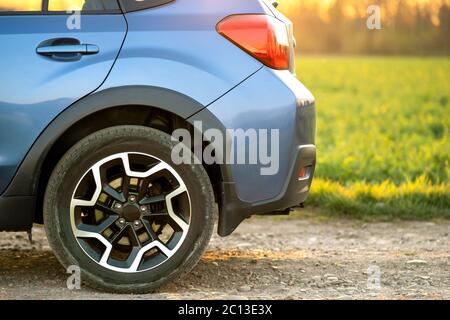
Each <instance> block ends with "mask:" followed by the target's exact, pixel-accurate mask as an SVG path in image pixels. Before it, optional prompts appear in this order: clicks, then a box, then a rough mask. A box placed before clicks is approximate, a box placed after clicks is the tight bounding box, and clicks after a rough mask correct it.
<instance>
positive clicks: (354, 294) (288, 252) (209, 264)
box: [0, 218, 450, 299]
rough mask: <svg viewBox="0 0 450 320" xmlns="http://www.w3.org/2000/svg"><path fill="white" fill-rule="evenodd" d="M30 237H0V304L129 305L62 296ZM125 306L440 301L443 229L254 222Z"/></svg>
mask: <svg viewBox="0 0 450 320" xmlns="http://www.w3.org/2000/svg"><path fill="white" fill-rule="evenodd" d="M34 238H35V243H34V244H33V245H30V244H28V242H27V240H26V234H21V233H0V299H61V298H67V299H108V298H115V299H130V296H126V295H112V294H105V293H100V292H95V291H93V290H91V289H89V288H85V287H83V288H82V289H81V290H73V291H70V290H68V289H66V280H67V275H66V274H65V270H63V269H62V267H61V266H60V265H59V264H58V262H57V261H56V259H55V257H54V256H53V254H52V253H51V251H50V249H49V247H48V244H47V242H46V239H45V235H44V233H43V230H42V229H41V228H36V229H35V230H34ZM369 268H370V269H369ZM378 271H380V273H381V277H380V287H377V280H376V279H377V278H376V274H377V272H378ZM369 277H370V279H372V281H369V287H368V278H369ZM131 298H134V299H167V298H168V299H178V298H186V299H354V298H356V299H386V298H395V299H442V298H445V299H450V222H449V221H438V222H396V223H363V222H359V221H349V220H334V219H333V220H326V221H320V220H318V219H312V218H306V219H299V220H278V219H274V218H256V219H255V218H254V219H251V220H249V221H247V222H246V223H245V224H243V225H242V226H241V227H240V228H239V229H238V230H237V232H236V233H235V234H233V235H232V236H231V237H228V238H225V239H220V238H218V237H215V238H214V239H213V240H212V242H211V245H210V248H209V250H208V252H207V254H206V255H205V256H204V258H203V259H202V261H201V262H200V263H199V265H198V266H197V267H196V268H195V269H194V271H193V272H192V273H191V274H190V275H188V276H187V277H186V278H184V279H182V280H179V281H178V282H177V283H174V284H171V285H169V286H167V287H164V288H162V289H161V290H160V292H158V293H155V294H151V295H139V296H131Z"/></svg>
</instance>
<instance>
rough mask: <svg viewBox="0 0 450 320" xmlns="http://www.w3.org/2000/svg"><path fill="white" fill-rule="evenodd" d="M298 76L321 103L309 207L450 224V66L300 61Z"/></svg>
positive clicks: (432, 61)
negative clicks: (443, 220) (440, 220)
mask: <svg viewBox="0 0 450 320" xmlns="http://www.w3.org/2000/svg"><path fill="white" fill-rule="evenodd" d="M297 74H298V77H299V78H300V80H301V81H302V82H303V83H305V85H306V86H307V87H308V88H309V89H310V90H311V91H312V92H313V93H314V95H315V97H316V100H317V112H318V124H317V130H318V135H317V145H318V166H317V172H316V177H317V179H316V180H315V182H314V184H313V192H312V195H311V197H310V199H309V201H308V203H309V205H312V206H314V207H316V208H318V209H319V210H320V211H323V212H326V213H332V214H345V215H353V216H358V217H377V218H379V217H386V218H392V217H402V218H433V217H448V218H450V191H449V190H450V183H449V180H448V178H449V172H450V170H449V154H450V141H449V128H450V59H448V58H381V57H374V58H372V57H299V59H298V61H297Z"/></svg>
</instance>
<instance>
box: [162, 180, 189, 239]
mask: <svg viewBox="0 0 450 320" xmlns="http://www.w3.org/2000/svg"><path fill="white" fill-rule="evenodd" d="M183 192H186V187H185V186H184V185H183V186H180V187H178V188H177V189H175V190H174V191H172V192H171V193H169V194H168V195H167V197H166V207H167V213H168V215H169V216H170V218H171V219H172V220H173V221H175V223H176V224H177V225H178V226H179V227H180V228H181V230H183V231H186V230H187V229H188V228H189V225H188V224H187V223H186V222H185V221H184V220H183V219H182V218H181V217H180V216H178V215H177V214H176V213H175V211H174V210H173V206H172V199H173V198H175V197H176V196H179V195H180V194H182V193H183Z"/></svg>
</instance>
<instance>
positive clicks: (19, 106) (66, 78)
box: [0, 0, 316, 236]
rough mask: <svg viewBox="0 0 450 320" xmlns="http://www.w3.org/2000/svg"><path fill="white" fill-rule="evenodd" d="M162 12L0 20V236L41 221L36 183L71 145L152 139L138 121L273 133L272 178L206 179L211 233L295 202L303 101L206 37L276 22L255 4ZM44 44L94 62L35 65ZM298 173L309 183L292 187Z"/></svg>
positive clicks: (285, 80) (245, 174) (308, 145)
mask: <svg viewBox="0 0 450 320" xmlns="http://www.w3.org/2000/svg"><path fill="white" fill-rule="evenodd" d="M156 2H158V1H156ZM159 2H161V1H159ZM165 2H167V3H158V6H155V7H152V8H148V9H145V10H137V11H131V12H122V10H116V9H111V10H108V11H104V12H101V13H97V12H90V13H87V14H83V15H82V28H81V29H75V30H69V29H68V28H67V25H66V22H67V18H68V14H67V13H65V12H60V13H58V12H56V13H51V14H50V13H46V12H37V13H33V14H29V13H28V14H27V13H25V14H21V13H15V12H14V13H10V12H6V13H2V12H0V43H2V51H1V59H0V70H1V73H0V194H1V196H0V230H29V229H30V228H31V227H32V224H33V223H34V222H37V223H41V222H42V196H43V192H44V190H45V185H46V181H47V180H48V177H49V175H50V173H51V171H52V168H53V167H54V166H55V164H56V163H57V161H58V159H59V158H60V157H61V156H62V154H64V152H65V151H67V150H68V148H70V146H72V145H73V144H74V143H76V142H77V141H79V140H80V139H81V138H83V137H85V136H87V135H88V134H90V133H92V132H95V131H97V130H100V129H103V128H105V127H108V126H112V125H119V124H140V125H148V126H152V127H156V128H159V127H158V126H159V124H158V122H152V121H150V122H148V121H147V120H148V119H147V117H148V114H149V112H156V113H157V114H158V115H159V114H161V115H164V116H167V115H170V116H173V117H175V119H177V121H174V123H177V124H179V125H180V126H192V125H193V124H194V123H195V122H196V121H202V123H203V124H204V128H203V129H208V128H217V129H219V130H221V131H223V132H226V129H229V128H242V129H244V130H246V129H249V128H254V129H267V128H269V129H279V132H280V133H279V135H280V141H281V144H280V156H279V158H280V160H279V170H278V173H277V174H275V175H270V176H262V175H260V174H259V170H260V169H261V165H259V164H258V165H239V164H222V165H217V167H216V168H215V169H212V170H211V174H210V176H211V181H212V184H213V185H214V188H215V190H216V194H217V201H218V203H219V211H220V221H219V230H218V231H219V234H221V235H223V236H225V235H228V234H230V233H231V232H232V231H233V230H234V229H235V228H236V227H237V225H238V224H239V223H240V222H241V221H242V220H243V219H245V218H247V217H249V216H250V215H252V214H266V213H267V214H270V213H283V212H285V211H286V209H288V208H291V207H293V206H296V205H299V204H301V203H303V202H304V201H305V199H306V197H307V194H308V192H309V188H310V185H311V180H312V176H313V173H314V167H315V159H316V149H315V102H314V98H313V96H312V94H311V93H310V92H309V91H308V90H307V89H306V88H305V87H304V86H303V85H302V84H301V83H300V82H299V81H298V80H297V79H296V77H295V75H294V74H293V70H294V69H293V66H292V67H291V70H274V69H271V68H269V67H267V66H265V65H264V64H263V63H261V62H260V61H258V60H256V59H255V58H253V57H252V56H251V55H249V54H248V53H246V52H245V51H243V50H241V49H240V48H239V47H238V46H236V45H235V44H233V43H232V42H230V41H228V40H227V39H225V38H224V37H223V36H221V35H220V34H219V33H218V32H217V30H216V26H217V23H218V22H219V21H221V20H222V19H224V18H225V17H227V16H229V15H232V14H235V13H239V14H243V13H251V14H266V15H272V16H276V17H277V18H279V19H285V18H284V17H283V16H282V15H281V14H280V13H278V11H276V10H275V9H274V8H272V7H271V6H270V4H269V3H267V2H266V1H263V0H261V1H259V0H246V1H221V2H220V3H219V2H217V1H208V0H178V1H165ZM159 4H161V5H159ZM55 39H60V40H62V41H66V42H67V43H68V44H74V43H75V44H79V45H86V46H85V48H93V50H94V51H95V50H96V48H97V49H98V52H92V54H89V53H88V54H86V55H82V56H79V57H68V59H64V57H62V58H61V59H59V60H58V59H54V57H49V56H45V55H42V54H38V52H37V48H39V47H42V46H44V47H45V44H50V45H51V44H52V41H54V40H55ZM149 110H151V111H149ZM171 128H172V129H174V128H176V126H175V127H174V125H173V124H172V125H171ZM305 167H307V168H309V170H310V172H309V173H308V176H307V178H306V179H299V177H298V170H299V169H300V168H305Z"/></svg>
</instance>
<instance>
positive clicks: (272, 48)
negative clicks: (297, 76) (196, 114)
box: [217, 14, 290, 70]
mask: <svg viewBox="0 0 450 320" xmlns="http://www.w3.org/2000/svg"><path fill="white" fill-rule="evenodd" d="M217 31H218V32H219V33H220V34H221V35H223V36H224V37H225V38H227V39H228V40H230V41H231V42H233V43H234V44H236V45H237V46H239V47H240V48H242V49H243V50H245V51H247V52H248V53H249V54H251V55H252V56H253V57H255V58H256V59H258V60H259V61H261V62H262V63H264V64H265V65H267V66H268V67H270V68H273V69H278V70H286V69H289V63H290V61H289V60H290V52H289V50H290V45H289V37H288V31H287V26H286V25H285V24H284V23H283V22H281V21H280V20H278V19H276V18H274V17H271V16H267V15H262V14H249V15H246V14H245V15H233V16H229V17H227V18H225V19H224V20H222V21H221V22H219V24H218V25H217Z"/></svg>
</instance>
